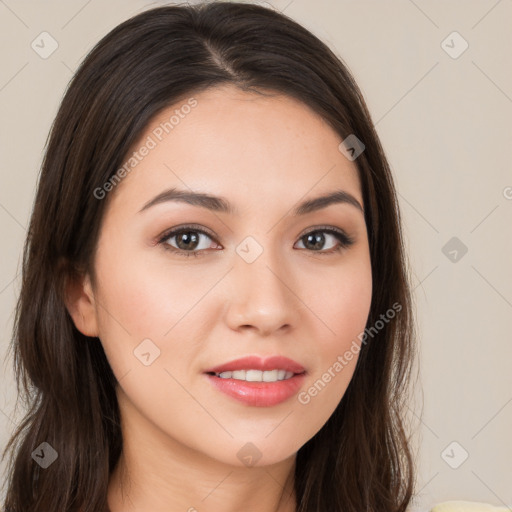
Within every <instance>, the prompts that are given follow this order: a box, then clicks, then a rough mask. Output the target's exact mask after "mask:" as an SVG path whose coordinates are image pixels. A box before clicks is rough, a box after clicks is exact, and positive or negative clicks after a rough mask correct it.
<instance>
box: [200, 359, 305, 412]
mask: <svg viewBox="0 0 512 512" xmlns="http://www.w3.org/2000/svg"><path fill="white" fill-rule="evenodd" d="M249 369H253V370H261V371H265V370H286V371H288V372H293V373H295V375H294V376H293V377H291V378H290V379H286V380H281V381H277V382H246V381H243V380H237V379H222V378H221V377H217V376H215V375H211V374H212V373H222V372H229V371H235V370H249ZM205 373H206V374H207V375H206V376H207V378H208V380H209V381H210V382H211V383H212V385H214V386H215V388H216V389H218V390H219V391H222V392H223V393H225V394H226V395H228V396H230V397H232V398H234V399H236V400H238V401H240V402H242V403H244V404H246V405H252V406H255V407H271V406H274V405H277V404H280V403H281V402H284V401H285V400H288V399H289V398H290V397H292V396H293V395H295V394H296V393H297V392H298V391H299V389H300V387H301V386H302V384H303V382H304V379H305V375H306V374H305V370H304V367H303V366H301V365H300V364H299V363H297V362H295V361H293V360H291V359H288V358H287V357H281V356H274V357H270V358H267V359H262V358H261V357H257V356H249V357H244V358H241V359H236V360H234V361H230V362H228V363H226V364H222V365H220V366H216V367H214V368H211V369H209V370H207V371H206V372H205Z"/></svg>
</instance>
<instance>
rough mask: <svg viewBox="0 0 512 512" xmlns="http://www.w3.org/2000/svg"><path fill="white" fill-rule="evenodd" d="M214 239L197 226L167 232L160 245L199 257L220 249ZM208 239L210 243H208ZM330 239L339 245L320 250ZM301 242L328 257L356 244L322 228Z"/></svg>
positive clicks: (342, 233)
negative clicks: (208, 251)
mask: <svg viewBox="0 0 512 512" xmlns="http://www.w3.org/2000/svg"><path fill="white" fill-rule="evenodd" d="M325 233H327V236H325ZM213 238H214V235H213V234H212V233H210V232H209V231H206V230H205V229H204V228H201V227H198V226H196V225H188V226H180V227H178V228H173V229H172V230H170V231H167V232H166V233H165V234H164V235H162V237H160V239H159V240H158V244H160V245H162V246H163V247H164V248H165V249H166V250H169V251H171V252H173V253H175V254H177V255H179V256H185V257H188V256H196V257H197V256H199V255H200V254H201V253H204V251H205V249H218V248H219V247H220V246H219V245H218V244H217V243H215V246H214V247H212V243H211V241H212V239H213ZM208 239H209V240H210V242H208ZM329 239H331V240H332V239H334V240H337V241H338V245H335V246H334V247H333V248H329V250H319V249H321V248H322V247H323V246H324V244H325V243H326V241H328V240H329ZM299 242H300V243H302V245H303V248H305V249H308V250H309V251H310V252H317V253H319V254H321V255H327V254H332V253H335V252H338V251H341V249H344V248H348V247H350V246H351V245H352V244H353V243H354V240H353V239H352V238H351V237H349V236H348V235H347V234H346V233H344V232H343V231H342V230H340V229H338V228H334V227H331V226H322V227H318V228H316V229H315V230H313V231H309V232H308V233H306V234H304V235H302V236H301V237H300V238H299ZM201 255H202V254H201Z"/></svg>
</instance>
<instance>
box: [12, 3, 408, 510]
mask: <svg viewBox="0 0 512 512" xmlns="http://www.w3.org/2000/svg"><path fill="white" fill-rule="evenodd" d="M183 256H185V258H183ZM190 256H194V257H193V258H191V257H190ZM413 331H414V324H413V321H412V306H411V296H410V288H409V284H408V275H407V268H406V260H405V253H404V248H403V242H402V237H401V227H400V215H399V209H398V203H397V199H396V193H395V189H394V185H393V181H392V177H391V174H390V170H389V166H388V164H387V162H386V158H385V155H384V152H383V150H382V148H381V145H380V142H379V139H378V137H377V135H376V132H375V130H374V127H373V125H372V122H371V118H370V115H369V113H368V110H367V107H366V105H365V103H364V100H363V98H362V95H361V93H360V91H359V89H358V87H357V85H356V84H355V82H354V79H353V78H352V77H351V75H350V73H349V71H348V70H347V68H346V67H345V66H344V64H343V63H342V62H341V61H340V60H339V59H338V58H337V57H336V56H335V55H334V54H333V53H332V52H331V51H330V50H329V49H328V48H327V46H326V45H325V44H323V43H322V42H321V41H319V40H318V39H317V38H316V37H315V36H313V35H312V34H311V33H309V32H308V31H307V30H305V29H304V28H303V27H301V26H300V25H298V24H297V23H295V22H294V21H292V20H291V19H289V18H287V17H286V16H284V15H282V14H279V13H277V12H275V11H273V10H271V9H266V8H263V7H261V6H256V5H249V4H235V3H230V2H218V3H209V4H204V5H196V6H166V7H160V8H156V9H152V10H148V11H146V12H143V13H142V14H139V15H137V16H135V17H133V18H132V19H130V20H128V21H126V22H124V23H122V24H121V25H119V26H118V27H116V28H115V29H114V30H112V31H111V32H110V33H109V34H108V35H107V36H106V37H104V38H103V39H102V40H101V41H100V42H99V43H98V44H97V46H96V47H95V48H94V49H93V50H92V51H91V53H90V54H89V55H88V56H87V57H86V59H85V60H84V62H83V63H82V65H81V66H80V68H79V70H78V71H77V73H76V75H75V77H74V78H73V80H72V82H71V83H70V85H69V87H68V89H67V91H66V94H65V97H64V99H63V101H62V104H61V106H60V109H59V112H58V114H57V117H56V120H55V123H54V125H53V127H52V131H51V135H50V138H49V142H48V146H47V149H46V154H45V159H44V162H43V167H42V174H41V177H40V181H39V186H38V190H37V195H36V201H35V206H34V210H33V214H32V219H31V224H30V230H29V236H28V238H27V243H26V246H25V253H24V264H23V283H22V290H21V295H20V298H19V303H18V307H17V314H16V322H15V333H14V334H15V336H14V345H13V348H14V351H15V362H16V374H17V378H18V386H19V391H20V393H25V394H27V395H28V399H29V400H30V403H31V409H30V411H29V413H28V414H27V417H26V419H25V421H24V422H23V424H22V425H21V426H20V429H19V430H18V432H17V433H16V434H15V435H14V436H13V438H12V439H11V442H10V444H9V446H8V448H10V449H11V452H12V459H11V467H10V480H9V483H8V489H7V491H8V492H7V496H6V501H5V505H4V509H5V510H6V511H7V512H21V511H23V512H31V511H36V510H37V511H41V510H44V511H49V512H50V511H52V512H53V511H59V512H61V511H82V512H93V511H94V512H97V511H103V510H108V511H110V512H121V511H123V512H128V511H136V510H137V511H143V510H144V511H146V510H151V511H152V512H154V511H160V510H162V511H163V510H166V511H169V510H173V511H174V510H189V511H196V510H197V511H218V510H223V511H235V510H242V509H243V510H245V511H256V510H257V511H259V512H270V511H279V512H292V511H293V512H320V511H322V512H326V511H344V512H345V511H353V512H356V511H357V512H361V511H363V510H368V511H377V510H378V511H379V512H383V511H389V512H391V511H404V510H406V508H407V505H408V504H409V502H410V500H411V498H412V492H413V475H414V474H413V463H412V457H411V451H410V447H409V444H408V437H407V434H406V432H405V430H404V426H403V418H402V407H403V405H404V403H405V399H406V396H407V394H406V391H407V384H408V381H409V375H410V370H411V365H412V358H413V355H414V345H413V343H414V341H413V340H414V335H413V334H414V333H413Z"/></svg>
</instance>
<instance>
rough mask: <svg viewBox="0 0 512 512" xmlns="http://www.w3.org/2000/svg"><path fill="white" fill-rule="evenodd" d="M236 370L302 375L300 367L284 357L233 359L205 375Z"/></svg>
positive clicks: (303, 370)
mask: <svg viewBox="0 0 512 512" xmlns="http://www.w3.org/2000/svg"><path fill="white" fill-rule="evenodd" d="M236 370H261V371H265V370H286V371H287V372H293V373H304V372H305V369H304V367H303V366H302V365H300V364H299V363H297V362H296V361H294V360H293V359H289V358H288V357H284V356H271V357H260V356H246V357H242V358H240V359H234V360H233V361H229V362H227V363H223V364H221V365H219V366H215V367H213V368H209V369H208V370H206V371H205V373H222V372H231V371H236Z"/></svg>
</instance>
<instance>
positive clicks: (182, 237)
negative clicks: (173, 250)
mask: <svg viewBox="0 0 512 512" xmlns="http://www.w3.org/2000/svg"><path fill="white" fill-rule="evenodd" d="M191 233H192V232H190V231H186V232H184V233H180V234H179V235H178V236H177V243H178V246H180V245H182V243H181V242H183V241H184V247H180V249H190V248H192V249H195V247H196V246H197V242H198V239H199V237H198V236H197V235H195V234H193V233H192V234H191ZM191 243H192V246H193V247H190V244H191Z"/></svg>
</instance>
